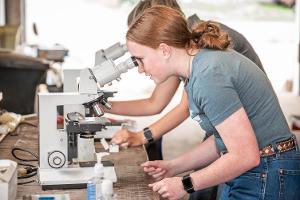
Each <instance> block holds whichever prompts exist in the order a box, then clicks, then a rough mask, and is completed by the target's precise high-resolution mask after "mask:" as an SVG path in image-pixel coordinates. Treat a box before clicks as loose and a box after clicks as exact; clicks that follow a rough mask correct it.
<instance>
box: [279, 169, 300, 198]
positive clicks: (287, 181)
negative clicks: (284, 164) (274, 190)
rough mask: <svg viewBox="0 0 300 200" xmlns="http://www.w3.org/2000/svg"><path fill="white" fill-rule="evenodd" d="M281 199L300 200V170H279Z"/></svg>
mask: <svg viewBox="0 0 300 200" xmlns="http://www.w3.org/2000/svg"><path fill="white" fill-rule="evenodd" d="M278 174H279V182H280V189H279V199H280V200H299V199H300V170H288V169H279V170H278Z"/></svg>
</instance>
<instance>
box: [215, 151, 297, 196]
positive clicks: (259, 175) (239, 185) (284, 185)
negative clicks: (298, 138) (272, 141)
mask: <svg viewBox="0 0 300 200" xmlns="http://www.w3.org/2000/svg"><path fill="white" fill-rule="evenodd" d="M224 185H225V186H224V190H223V192H222V194H221V197H220V200H229V199H230V200H235V199H236V200H260V199H262V200H300V152H299V150H298V148H297V147H296V149H294V150H291V151H287V152H284V153H277V154H275V155H272V156H268V157H263V158H261V159H260V164H259V166H258V167H255V168H253V169H251V170H249V171H248V172H246V173H244V174H242V175H241V176H239V177H237V178H235V179H233V180H232V181H229V182H227V183H226V184H224Z"/></svg>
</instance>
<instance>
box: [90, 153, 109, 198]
mask: <svg viewBox="0 0 300 200" xmlns="http://www.w3.org/2000/svg"><path fill="white" fill-rule="evenodd" d="M106 155H109V153H107V152H101V153H96V156H97V163H96V164H95V166H94V177H93V178H92V179H90V180H89V181H88V182H87V200H102V199H103V195H102V188H101V185H102V181H103V179H104V177H103V176H104V172H103V164H102V163H101V160H102V157H103V156H106Z"/></svg>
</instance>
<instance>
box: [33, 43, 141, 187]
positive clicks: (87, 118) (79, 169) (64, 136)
mask: <svg viewBox="0 0 300 200" xmlns="http://www.w3.org/2000/svg"><path fill="white" fill-rule="evenodd" d="M126 52H127V49H126V47H125V46H124V45H121V44H120V43H117V44H115V45H113V46H111V47H109V48H107V49H105V50H100V51H97V52H96V56H95V66H94V67H93V68H87V69H83V70H82V71H81V72H80V83H79V92H67V93H66V92H64V93H40V94H39V95H38V97H39V170H38V172H39V173H38V174H39V181H40V184H41V186H42V189H63V188H85V187H86V183H87V181H88V180H89V179H91V178H92V177H93V176H94V170H93V167H94V164H95V161H96V158H95V146H94V137H93V136H94V134H95V132H99V131H101V130H102V129H103V128H105V126H106V125H107V123H108V121H107V120H106V118H102V117H101V116H102V115H103V114H104V112H103V110H102V109H101V106H100V104H101V105H103V106H105V107H106V108H108V109H109V108H110V105H109V104H108V102H107V98H108V97H111V96H113V92H107V91H103V90H101V87H103V86H104V85H105V84H107V83H111V82H112V81H113V80H119V79H120V75H121V74H122V73H124V72H127V70H128V69H131V68H133V67H135V66H137V65H138V63H137V61H136V60H135V58H134V57H130V58H128V59H127V60H125V61H124V62H121V63H119V64H117V65H116V64H115V63H114V60H116V59H117V58H119V57H121V56H123V55H124V54H125V53H126ZM59 106H63V107H64V116H65V124H64V126H63V127H58V124H57V109H58V107H59ZM94 116H96V117H94ZM104 166H105V164H104ZM104 178H105V179H110V180H112V181H113V182H116V181H117V177H116V173H115V170H114V167H113V165H111V164H108V165H107V166H105V167H104Z"/></svg>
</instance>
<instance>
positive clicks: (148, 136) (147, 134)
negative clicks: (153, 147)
mask: <svg viewBox="0 0 300 200" xmlns="http://www.w3.org/2000/svg"><path fill="white" fill-rule="evenodd" d="M143 131H144V136H145V138H146V140H147V141H148V143H149V144H151V143H153V142H154V139H153V137H152V132H151V130H150V129H149V128H148V127H146V128H144V129H143Z"/></svg>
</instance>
